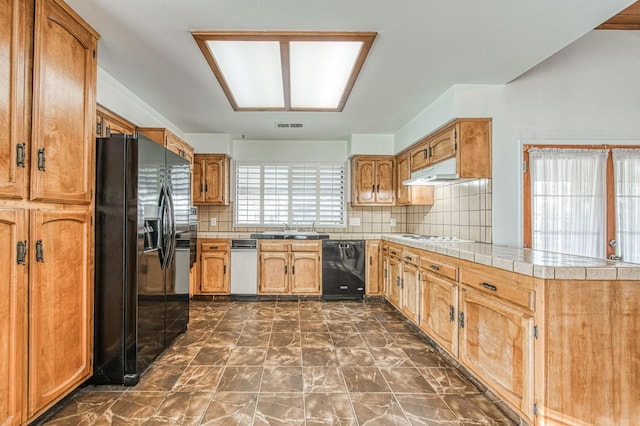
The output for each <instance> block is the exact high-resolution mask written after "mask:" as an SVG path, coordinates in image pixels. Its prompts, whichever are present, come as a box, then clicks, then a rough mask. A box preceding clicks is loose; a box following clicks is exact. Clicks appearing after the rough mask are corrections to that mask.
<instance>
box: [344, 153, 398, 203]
mask: <svg viewBox="0 0 640 426" xmlns="http://www.w3.org/2000/svg"><path fill="white" fill-rule="evenodd" d="M395 163H396V160H395V157H391V156H354V157H352V158H351V173H352V176H351V182H352V191H351V198H352V204H353V205H356V206H375V205H379V206H389V205H394V204H395V192H396V186H395V181H396V176H395Z"/></svg>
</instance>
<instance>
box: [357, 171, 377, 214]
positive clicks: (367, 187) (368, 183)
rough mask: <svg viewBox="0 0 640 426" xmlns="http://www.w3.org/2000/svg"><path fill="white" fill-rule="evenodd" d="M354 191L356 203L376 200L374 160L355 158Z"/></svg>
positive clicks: (370, 202) (368, 202)
mask: <svg viewBox="0 0 640 426" xmlns="http://www.w3.org/2000/svg"><path fill="white" fill-rule="evenodd" d="M354 165H355V167H354V168H355V171H354V174H353V179H354V188H353V189H354V192H355V195H356V200H355V201H356V203H357V204H372V203H375V202H376V197H375V190H376V187H375V184H376V162H375V161H374V160H355V161H354Z"/></svg>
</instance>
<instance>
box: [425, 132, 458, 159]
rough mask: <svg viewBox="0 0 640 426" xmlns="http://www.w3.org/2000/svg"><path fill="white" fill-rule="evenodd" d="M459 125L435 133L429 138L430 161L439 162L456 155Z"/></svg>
mask: <svg viewBox="0 0 640 426" xmlns="http://www.w3.org/2000/svg"><path fill="white" fill-rule="evenodd" d="M457 136H458V126H453V127H451V128H449V129H446V130H444V131H443V132H442V133H439V134H437V135H435V137H434V138H433V139H430V140H429V154H430V155H429V163H430V164H432V163H439V162H440V161H442V160H446V159H447V158H451V157H455V155H456V149H457V143H456V142H457V141H456V139H457Z"/></svg>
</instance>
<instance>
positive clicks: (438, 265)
mask: <svg viewBox="0 0 640 426" xmlns="http://www.w3.org/2000/svg"><path fill="white" fill-rule="evenodd" d="M421 266H422V269H423V270H425V271H428V272H430V273H433V274H438V275H442V276H443V277H446V278H449V279H450V280H454V281H457V280H458V268H456V267H455V266H452V265H449V264H447V263H444V262H440V261H438V260H433V259H429V258H426V259H425V258H422V263H421Z"/></svg>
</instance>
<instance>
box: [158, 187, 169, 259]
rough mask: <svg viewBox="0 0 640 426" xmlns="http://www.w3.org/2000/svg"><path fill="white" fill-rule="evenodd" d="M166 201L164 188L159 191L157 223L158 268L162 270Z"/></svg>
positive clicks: (164, 254)
mask: <svg viewBox="0 0 640 426" xmlns="http://www.w3.org/2000/svg"><path fill="white" fill-rule="evenodd" d="M166 203H167V200H166V197H165V193H164V187H163V188H161V189H160V199H159V200H158V205H159V207H160V208H159V211H158V216H159V223H158V256H159V258H160V266H161V268H162V269H164V265H165V260H166V257H167V253H166V244H167V243H166V235H165V232H164V229H165V216H166V215H165V212H166V210H167V205H166Z"/></svg>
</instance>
